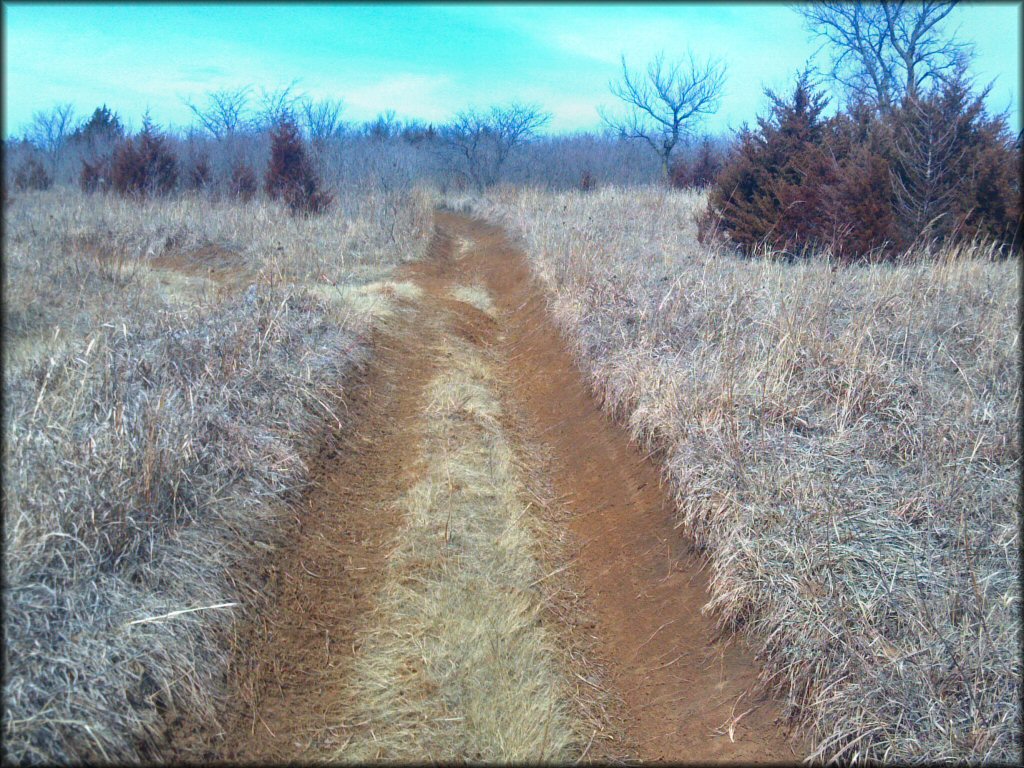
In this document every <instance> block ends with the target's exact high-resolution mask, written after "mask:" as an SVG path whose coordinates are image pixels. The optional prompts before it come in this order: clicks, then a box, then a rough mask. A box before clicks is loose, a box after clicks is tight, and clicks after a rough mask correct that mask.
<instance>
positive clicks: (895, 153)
mask: <svg viewBox="0 0 1024 768" xmlns="http://www.w3.org/2000/svg"><path fill="white" fill-rule="evenodd" d="M768 95H769V97H770V98H771V99H772V108H771V112H770V114H769V116H768V117H766V118H758V128H757V130H756V131H753V130H749V129H746V128H745V129H744V130H743V131H742V132H741V134H740V143H739V146H738V147H737V149H736V150H735V151H734V152H733V154H732V156H731V157H730V158H729V160H728V162H727V163H726V165H725V167H724V168H723V170H722V171H721V173H720V174H719V175H718V177H717V180H716V183H715V184H714V186H713V188H712V190H711V192H710V195H709V202H708V209H707V211H706V213H705V214H704V216H702V217H701V219H700V221H699V234H700V236H701V238H702V239H707V237H709V236H710V235H711V233H712V232H715V233H718V234H721V235H722V236H723V237H724V238H725V239H727V240H728V241H730V242H732V243H734V244H735V245H737V246H738V247H739V248H740V250H741V251H743V252H744V253H746V254H748V255H749V254H753V253H755V252H757V251H759V250H760V249H763V248H767V249H770V250H772V251H776V252H778V251H781V252H784V253H786V254H788V255H790V256H793V255H795V254H798V253H799V254H806V253H811V252H815V251H829V252H831V253H832V254H833V255H835V256H838V257H839V258H841V259H843V260H846V261H852V260H872V259H875V258H880V257H893V256H895V255H896V254H898V253H900V252H901V251H903V250H905V249H907V248H908V247H910V245H912V244H913V243H915V242H926V243H929V244H931V243H941V242H943V241H945V240H948V239H962V238H966V239H974V238H978V237H981V238H989V239H994V240H996V241H998V242H1000V243H1002V244H1004V245H1007V246H1009V247H1010V248H1019V246H1020V237H1021V231H1020V230H1021V227H1020V224H1021V206H1020V181H1019V179H1020V151H1019V147H1015V146H1014V144H1013V142H1012V140H1011V139H1010V135H1009V131H1008V129H1007V127H1006V121H1005V118H1003V117H995V118H992V117H988V116H986V114H985V111H984V95H985V91H983V92H982V93H981V94H979V95H972V91H971V86H970V84H969V83H968V82H967V80H966V79H965V77H964V76H963V75H962V74H961V76H960V77H958V78H953V79H951V80H949V81H948V82H946V83H945V84H944V85H943V86H942V87H941V88H938V89H936V90H935V91H933V92H931V93H929V94H927V95H926V96H922V97H919V98H913V99H911V98H908V99H905V100H904V102H903V104H902V105H901V106H900V107H899V108H897V109H895V110H892V111H890V112H887V113H884V114H883V116H881V117H879V116H877V115H876V114H875V113H874V112H873V111H872V110H870V109H868V108H865V107H863V106H860V105H854V106H852V107H851V108H850V109H848V111H847V112H845V113H841V114H839V115H836V116H835V117H833V118H831V119H828V120H823V119H821V117H820V115H821V112H822V110H823V109H824V107H825V105H826V104H827V99H826V98H825V96H824V94H822V93H820V92H815V90H814V88H813V86H812V85H811V83H810V81H809V77H808V75H807V73H806V72H805V73H804V74H802V75H800V76H799V77H798V79H797V83H796V86H795V88H794V90H793V92H792V93H791V95H790V96H789V97H788V98H784V99H783V98H779V97H778V96H776V95H775V94H773V93H771V92H770V91H769V92H768Z"/></svg>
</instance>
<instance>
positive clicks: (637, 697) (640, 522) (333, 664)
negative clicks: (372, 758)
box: [179, 212, 808, 762]
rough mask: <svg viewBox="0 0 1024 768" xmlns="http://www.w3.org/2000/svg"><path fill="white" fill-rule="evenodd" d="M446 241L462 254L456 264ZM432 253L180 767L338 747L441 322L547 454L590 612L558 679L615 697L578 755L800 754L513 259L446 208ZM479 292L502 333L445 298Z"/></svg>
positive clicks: (568, 574)
mask: <svg viewBox="0 0 1024 768" xmlns="http://www.w3.org/2000/svg"><path fill="white" fill-rule="evenodd" d="M456 238H461V239H463V240H465V241H467V242H468V243H469V248H468V249H462V251H460V252H458V253H456V249H455V248H454V247H453V243H454V241H455V239H456ZM431 250H432V252H433V255H432V257H431V258H428V259H427V260H424V261H422V262H419V263H417V264H413V265H410V266H409V267H408V268H406V269H405V270H404V274H403V275H402V277H403V279H410V280H413V281H414V282H416V283H417V284H419V285H420V287H421V288H423V290H424V297H423V299H422V301H420V302H418V303H417V307H416V309H415V311H413V310H410V313H409V314H408V315H407V316H406V317H404V318H400V319H399V320H398V321H397V322H398V324H397V326H395V327H393V328H392V329H390V331H389V332H388V333H383V334H380V335H379V336H378V344H377V347H376V354H375V359H374V362H373V364H372V366H371V369H370V371H369V373H368V374H367V375H366V378H365V380H364V382H363V384H362V385H361V386H360V387H359V388H358V390H357V392H356V394H355V396H354V397H353V398H351V399H350V400H349V408H350V409H352V410H353V413H352V416H353V418H352V419H351V422H352V423H355V424H356V425H357V427H356V429H355V431H354V432H353V433H352V434H350V435H349V436H348V437H347V438H345V439H344V440H343V441H342V442H341V443H340V444H337V445H334V446H333V448H328V449H326V450H324V451H323V452H322V453H321V455H320V457H319V460H318V462H317V465H316V468H315V473H314V474H315V476H316V477H317V478H318V487H317V489H316V490H315V491H313V492H312V493H311V494H310V496H309V498H308V500H307V507H308V509H307V510H306V511H305V512H304V513H302V514H300V517H301V519H300V521H299V525H297V526H296V527H295V530H294V531H293V533H292V534H291V535H290V537H289V539H288V542H287V543H286V544H285V546H284V547H282V548H281V549H279V550H278V551H276V552H274V553H271V554H270V557H269V559H268V561H267V564H266V567H267V568H268V569H269V570H270V571H271V573H272V575H273V578H271V579H270V582H269V586H268V591H269V594H268V598H267V601H266V602H267V604H268V605H269V609H268V610H267V611H266V613H265V614H264V617H265V618H264V620H261V621H257V622H255V623H253V624H252V625H251V626H248V627H246V628H244V629H243V630H242V632H241V633H240V635H239V638H238V643H237V648H236V652H235V667H234V669H233V670H232V673H231V675H230V681H231V691H232V699H233V700H234V701H235V702H236V703H237V706H236V707H235V708H234V711H232V712H229V713H228V714H227V715H226V716H225V717H224V718H223V720H222V722H221V723H220V724H219V727H218V726H211V731H217V732H216V733H212V732H211V733H207V734H193V735H190V736H187V735H184V734H182V735H181V737H180V745H179V747H180V752H181V754H182V756H183V757H184V758H186V759H191V760H195V759H202V760H205V761H212V760H230V761H256V762H288V761H293V760H311V759H312V760H317V759H321V760H322V759H324V758H325V757H329V755H330V754H332V753H333V752H334V751H335V750H336V749H337V748H338V747H339V746H340V745H341V744H342V743H343V742H344V739H345V727H344V723H345V713H344V712H340V711H338V706H339V702H340V701H342V700H343V698H344V697H343V696H341V695H340V692H341V690H342V689H343V687H344V686H345V685H346V674H347V672H346V670H347V669H348V668H349V662H350V660H351V659H352V657H353V652H354V648H353V643H354V642H355V638H356V637H357V630H358V628H359V627H361V626H362V625H363V623H364V622H365V621H366V620H367V618H368V617H369V615H370V612H371V611H372V610H373V608H374V606H373V598H374V595H375V593H376V592H377V588H378V585H379V583H380V579H381V577H382V575H383V572H384V568H383V565H384V562H385V558H386V556H387V550H388V547H389V544H390V541H391V536H392V533H393V530H394V528H395V526H396V523H397V522H398V521H397V519H396V512H395V511H394V500H395V499H397V498H398V497H399V496H400V494H401V493H402V492H403V491H404V490H406V489H407V488H408V487H409V486H410V485H411V484H412V483H413V482H414V481H415V479H416V478H415V472H416V471H417V470H416V465H417V461H416V451H417V450H418V446H417V445H416V440H415V428H414V425H415V424H416V423H417V422H418V419H419V416H420V413H421V411H422V407H423V402H422V398H423V388H424V386H425V385H426V384H427V383H428V382H429V380H430V378H431V376H432V375H434V374H435V373H436V371H437V365H438V361H437V359H436V357H435V356H434V354H433V352H432V348H433V347H434V346H435V345H436V344H437V341H438V336H437V334H439V333H443V332H445V331H444V330H443V329H445V328H449V329H451V330H452V331H454V332H455V333H458V334H459V335H462V336H465V337H466V338H468V339H470V340H471V341H473V342H474V343H481V344H483V345H485V346H488V347H490V348H491V349H492V350H494V352H495V354H494V355H493V358H494V360H495V364H496V365H497V366H498V367H499V370H498V371H497V372H498V373H499V377H500V378H501V379H503V380H504V382H505V383H504V384H503V385H502V387H501V389H502V392H503V397H505V398H507V399H508V401H509V402H508V406H509V407H510V410H514V411H515V412H516V414H517V417H516V418H517V423H521V424H522V426H523V428H524V430H525V434H522V433H521V434H520V438H521V440H520V442H521V443H522V445H521V446H520V447H523V445H526V444H529V445H540V446H542V447H543V449H544V450H543V453H544V455H545V457H546V459H545V460H546V461H547V463H546V465H545V464H544V462H534V463H538V464H539V465H541V466H542V469H543V470H545V471H546V472H547V473H548V475H549V477H548V478H547V480H548V485H549V487H551V489H552V490H553V492H554V493H555V495H556V496H557V497H559V498H561V499H564V501H563V502H562V506H563V507H565V508H566V510H567V511H568V512H569V514H568V516H567V517H566V518H565V522H564V523H563V524H564V525H567V526H568V527H569V529H570V539H571V540H572V541H573V542H575V546H574V548H573V547H570V550H573V551H568V552H567V553H565V555H564V556H565V558H566V560H565V562H564V563H562V564H561V565H562V566H564V570H565V572H564V574H562V575H560V576H559V577H558V578H565V579H567V580H569V581H571V584H572V586H573V588H574V589H576V590H579V591H582V592H583V596H582V599H581V600H580V604H581V606H582V611H583V612H584V615H581V614H580V612H579V610H577V609H575V608H574V609H573V610H572V611H569V612H568V614H567V616H568V619H567V620H566V619H563V622H562V623H564V624H566V626H564V627H558V626H555V627H553V630H554V631H556V632H558V631H559V630H560V629H561V630H564V635H563V636H564V638H565V643H566V647H567V648H573V647H575V648H577V649H579V648H580V647H581V646H580V644H579V643H578V642H577V638H578V633H579V632H586V633H588V634H589V635H590V637H589V638H588V640H587V642H586V643H585V646H586V648H587V652H588V653H593V654H594V656H595V658H593V659H589V660H586V664H587V666H586V667H585V669H586V670H588V673H587V674H585V675H581V674H579V672H578V671H577V670H574V669H571V670H567V676H570V677H571V675H569V673H570V672H573V673H574V674H575V677H579V678H580V679H581V680H584V683H585V685H589V686H593V687H594V688H600V689H604V690H607V691H608V693H609V697H608V699H607V700H608V701H611V702H614V701H618V702H619V704H618V705H617V706H616V705H614V704H612V705H610V706H611V709H613V710H614V711H613V712H610V713H607V715H608V722H611V720H615V721H617V722H616V723H615V724H613V725H609V726H608V727H607V729H606V731H605V732H604V733H602V736H601V739H605V740H606V741H610V742H612V743H611V744H607V743H605V744H597V745H594V746H593V748H592V749H591V748H590V745H588V750H589V751H588V752H587V758H586V759H594V758H597V759H607V758H608V757H614V756H617V755H623V754H628V756H629V757H632V758H639V759H640V760H645V761H647V760H670V761H673V762H682V761H685V762H710V761H736V762H755V761H765V762H768V761H773V762H794V761H795V760H796V759H797V758H799V757H802V756H803V755H805V754H807V753H808V750H807V748H806V745H802V744H800V743H799V742H797V741H794V740H791V739H789V738H788V737H787V734H786V732H785V729H784V728H783V727H782V725H781V724H780V722H779V719H780V716H779V712H780V708H779V706H778V705H777V704H776V703H775V702H773V701H771V700H766V699H764V698H758V697H755V695H754V694H753V693H752V688H753V686H754V684H755V681H756V678H757V672H758V669H757V667H756V665H755V664H754V662H753V661H752V659H751V655H750V653H749V652H748V651H747V650H746V649H745V648H744V647H743V646H742V644H740V643H739V642H737V641H735V640H731V641H730V640H729V639H727V638H726V639H723V638H720V637H718V635H717V633H716V631H715V626H714V622H713V621H712V620H711V619H709V618H707V617H706V616H704V615H702V614H701V607H702V606H703V605H704V604H705V603H706V602H707V599H708V593H707V579H706V577H705V576H704V574H703V573H702V565H703V562H702V560H701V559H700V558H699V557H697V556H695V555H694V554H693V552H692V550H691V548H690V545H689V543H688V542H687V540H686V538H685V537H684V536H683V535H682V534H681V533H680V531H678V530H677V529H676V528H675V527H674V520H673V512H672V505H671V502H670V499H669V495H668V494H667V493H666V491H665V489H663V488H662V487H661V485H660V482H659V479H660V478H659V474H658V470H657V467H656V464H655V463H654V462H653V461H651V460H650V459H649V458H647V457H645V456H643V455H641V453H640V452H639V451H638V449H637V448H636V446H635V445H633V444H632V443H631V441H630V439H629V436H628V434H627V433H626V432H625V430H624V429H622V428H621V427H619V426H618V425H616V424H615V423H613V422H612V421H611V420H610V419H608V418H607V417H606V416H605V415H604V414H603V413H602V412H601V409H600V407H599V404H598V403H597V401H596V400H595V399H594V397H593V396H592V395H591V393H590V392H589V390H588V389H587V387H586V385H585V383H584V380H583V377H582V375H581V373H580V372H579V370H578V369H577V367H576V365H575V363H574V361H573V359H572V356H571V355H570V354H569V352H568V351H567V349H566V347H565V345H564V344H563V341H562V339H561V338H560V337H559V334H558V332H557V330H556V328H555V326H554V324H553V323H552V321H551V320H550V318H549V317H548V315H547V313H546V310H545V304H544V300H543V295H542V293H541V290H540V289H539V288H538V287H537V286H536V285H535V284H534V282H533V280H532V278H531V276H530V273H529V268H528V266H527V262H526V259H525V257H524V256H523V254H522V253H521V252H520V251H519V250H517V249H516V248H514V247H513V246H512V245H511V244H510V243H509V241H508V240H507V239H506V237H505V236H504V234H503V233H502V232H501V230H499V229H497V228H495V227H491V226H489V225H486V224H484V223H481V222H478V221H474V220H472V219H468V218H466V217H463V216H457V215H455V214H450V213H443V212H439V213H438V214H437V216H436V231H435V236H434V240H433V242H432V247H431ZM474 281H477V282H481V283H483V284H484V285H486V286H487V288H488V290H489V292H490V294H491V297H492V299H493V300H494V302H495V304H496V306H497V307H498V309H499V312H500V315H499V319H498V322H497V323H496V324H495V323H494V321H492V320H490V319H489V318H487V317H486V316H483V315H482V313H479V312H476V311H470V310H469V307H468V305H461V309H459V308H458V306H457V305H460V304H461V303H460V302H454V301H452V300H451V298H450V293H449V292H450V289H451V288H452V287H453V286H455V285H458V284H462V285H466V284H469V283H471V282H474ZM522 438H525V439H522ZM553 570H561V569H553ZM567 583H568V582H567ZM556 623H557V622H556ZM570 623H571V624H572V625H573V626H568V624H570ZM577 655H578V654H577ZM601 670H603V673H602V672H601ZM584 678H586V679H584ZM601 708H602V709H603V705H601ZM601 717H604V716H603V715H602V716H601ZM601 717H598V718H596V719H597V720H600V719H601ZM590 719H591V720H595V719H594V718H590ZM595 722H596V721H595ZM731 723H732V724H734V728H733V731H732V735H731V736H730V733H729V726H730V724H731ZM598 725H600V723H598ZM595 733H597V730H595ZM609 734H610V735H609ZM592 741H593V739H592ZM599 741H600V739H599ZM791 745H792V746H791Z"/></svg>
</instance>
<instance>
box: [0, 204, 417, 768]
mask: <svg viewBox="0 0 1024 768" xmlns="http://www.w3.org/2000/svg"><path fill="white" fill-rule="evenodd" d="M391 198H394V199H391ZM431 210H432V200H431V197H430V195H429V194H427V193H422V192H419V191H413V192H409V193H406V194H403V195H398V196H395V195H392V196H390V197H389V198H388V199H386V200H385V199H383V198H382V196H380V195H374V194H372V193H368V194H365V195H354V194H353V195H352V196H350V197H345V198H343V199H341V200H340V201H339V204H338V207H337V208H336V210H335V211H334V212H333V213H332V214H330V215H328V216H325V217H322V218H318V219H301V218H300V219H294V218H291V217H289V216H288V215H287V213H286V212H285V211H284V210H283V209H281V208H280V207H278V206H276V205H271V204H267V203H260V202H254V203H251V204H245V205H243V204H240V203H229V202H218V203H211V202H210V201H209V200H205V199H198V198H188V197H186V198H183V199H179V200H174V201H166V200H164V201H152V202H147V203H142V204H140V203H135V202H125V201H121V200H117V199H114V198H111V197H105V196H99V195H97V196H83V195H81V194H79V193H78V192H75V191H70V190H66V189H65V190H53V191H49V192H45V193H28V194H23V195H22V194H18V195H15V197H14V199H13V200H12V201H10V202H9V203H7V204H5V206H4V219H5V220H4V225H5V226H4V238H5V240H4V266H5V270H4V313H5V316H4V328H5V333H4V342H5V343H4V372H5V375H4V391H3V394H4V413H3V419H4V497H3V498H4V519H5V524H4V536H5V540H4V543H5V563H4V565H5V574H4V576H5V589H4V614H5V622H4V632H5V636H4V640H5V643H4V653H5V657H4V666H5V670H6V672H5V678H4V743H5V744H4V750H5V756H6V758H8V759H13V760H17V761H27V762H50V761H53V760H58V761H80V760H89V761H92V760H114V761H126V760H138V759H159V758H160V757H161V755H164V754H166V753H165V749H166V747H167V736H166V732H165V731H166V726H167V724H168V722H174V723H177V724H178V725H179V726H180V725H181V724H182V723H184V724H185V726H187V724H188V723H189V722H191V721H194V720H198V719H207V718H212V717H214V716H215V713H216V711H217V709H218V707H219V706H221V705H222V700H221V698H220V696H221V694H222V692H223V676H224V671H225V665H226V663H227V659H228V656H229V650H230V646H231V643H232V631H233V627H234V622H235V620H236V619H238V618H239V617H241V616H242V615H243V614H244V613H245V612H246V611H249V610H254V609H256V608H258V605H259V600H260V599H261V598H260V597H259V590H258V587H259V585H255V584H252V583H250V581H251V577H249V576H247V575H246V574H247V573H248V572H247V571H246V569H245V568H244V567H243V566H244V565H245V564H246V563H248V562H250V560H251V558H253V557H257V556H259V555H260V554H261V553H263V552H265V551H267V550H268V549H269V548H270V547H272V546H273V545H274V543H275V541H276V540H277V539H278V537H279V536H280V535H281V533H282V532H283V531H284V530H285V529H286V528H287V524H288V521H289V520H290V519H291V515H290V513H289V510H288V504H289V502H290V501H291V500H293V499H295V498H296V497H297V493H298V491H299V490H300V489H301V488H302V487H303V486H304V483H305V482H306V481H307V480H308V479H309V478H308V472H307V464H306V458H307V457H308V456H309V454H310V452H311V451H312V450H314V449H315V448H316V445H315V443H316V436H317V435H318V434H322V433H323V431H324V430H325V429H342V428H344V427H345V426H346V422H345V413H344V409H343V408H339V407H338V405H339V403H340V396H341V395H342V394H343V391H344V388H345V385H346V382H347V381H348V380H349V378H350V376H351V375H352V373H353V372H354V371H356V370H357V369H358V368H359V366H361V365H362V364H363V363H364V362H365V361H366V360H367V358H368V356H369V354H370V350H369V348H368V346H367V342H368V341H369V333H370V331H371V330H372V328H373V327H374V323H375V321H376V320H378V319H381V318H386V316H387V313H388V312H389V311H390V308H391V307H392V306H393V304H394V299H395V298H400V297H402V296H403V295H405V293H407V292H408V290H409V288H408V287H407V286H405V285H403V284H395V283H392V282H390V281H389V280H388V272H389V269H390V268H391V267H392V266H393V265H395V264H396V263H399V262H401V261H403V260H405V259H408V258H413V257H415V256H417V255H418V253H419V249H421V248H422V247H423V245H424V244H425V242H426V241H427V235H428V234H429V228H430V226H431ZM383 211H392V212H396V213H395V215H391V216H386V215H383V214H382V212H383Z"/></svg>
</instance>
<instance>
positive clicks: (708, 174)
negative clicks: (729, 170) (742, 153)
mask: <svg viewBox="0 0 1024 768" xmlns="http://www.w3.org/2000/svg"><path fill="white" fill-rule="evenodd" d="M722 165H723V162H722V158H721V157H720V156H719V155H718V154H717V153H716V152H715V148H714V146H713V145H712V142H711V138H710V137H709V136H705V137H704V138H703V139H701V142H700V145H699V146H698V147H697V152H696V155H695V156H694V158H693V159H692V160H687V159H685V158H682V159H680V160H678V161H677V162H676V163H674V164H673V165H672V168H671V169H670V170H669V183H670V184H671V185H672V186H673V187H674V188H675V189H686V188H688V187H706V186H708V185H709V184H711V183H713V182H714V180H715V178H716V177H717V176H718V173H719V171H721V170H722Z"/></svg>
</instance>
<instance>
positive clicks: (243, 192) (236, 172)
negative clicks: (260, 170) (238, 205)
mask: <svg viewBox="0 0 1024 768" xmlns="http://www.w3.org/2000/svg"><path fill="white" fill-rule="evenodd" d="M258 187H259V182H258V181H257V180H256V171H254V170H253V169H252V166H250V165H246V164H245V163H237V164H236V165H235V166H234V167H233V168H232V169H231V182H230V183H229V184H228V194H229V195H230V196H231V197H234V198H236V199H238V200H241V201H242V202H243V203H248V202H249V201H251V200H252V199H253V198H254V197H255V196H256V190H257V188H258Z"/></svg>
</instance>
